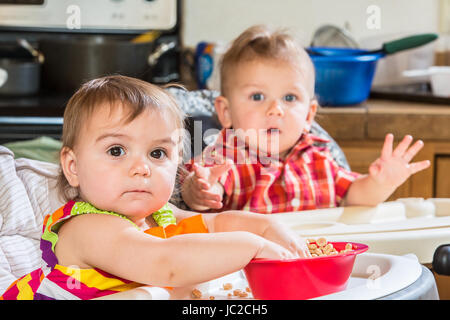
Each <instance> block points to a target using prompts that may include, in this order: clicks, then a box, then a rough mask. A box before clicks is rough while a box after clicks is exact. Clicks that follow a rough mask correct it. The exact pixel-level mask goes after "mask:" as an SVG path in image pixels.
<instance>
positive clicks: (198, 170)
mask: <svg viewBox="0 0 450 320" xmlns="http://www.w3.org/2000/svg"><path fill="white" fill-rule="evenodd" d="M192 168H193V170H194V173H195V175H196V176H197V177H198V178H203V179H206V176H207V169H206V168H203V167H202V166H200V165H198V164H197V163H194V164H193V165H192Z"/></svg>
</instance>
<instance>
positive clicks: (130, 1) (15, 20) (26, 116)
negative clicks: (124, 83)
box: [0, 0, 181, 144]
mask: <svg viewBox="0 0 450 320" xmlns="http://www.w3.org/2000/svg"><path fill="white" fill-rule="evenodd" d="M180 5H181V0H151V1H150V0H96V1H92V0H78V1H72V0H0V45H1V44H2V43H7V42H8V43H10V42H15V41H16V40H17V39H19V38H23V39H26V40H28V42H29V43H30V44H31V45H33V46H34V47H37V48H39V42H40V41H41V40H42V39H45V38H52V37H80V36H84V37H86V36H97V35H103V36H111V37H122V38H124V39H131V38H134V37H136V36H137V35H140V34H142V33H145V32H148V31H156V32H158V33H159V34H160V36H159V38H157V40H156V41H155V43H156V44H155V46H156V45H159V44H162V43H175V44H176V46H177V47H179V42H180V41H179V28H180V12H181V8H180ZM44 63H45V62H44ZM179 68H180V67H179V51H178V50H173V51H172V52H167V53H164V54H163V55H162V56H161V58H160V60H159V61H158V63H157V64H156V65H155V66H154V69H152V73H151V76H149V77H148V78H145V79H144V80H146V81H149V82H152V83H156V84H165V83H169V82H173V81H178V80H179V79H180V71H179ZM61 81H64V79H62V80H61ZM72 93H73V92H58V90H54V89H53V90H52V89H51V88H48V87H46V85H45V83H42V81H41V85H40V89H39V91H38V92H37V93H34V94H31V95H15V96H14V95H0V144H4V143H6V142H13V141H19V140H30V139H34V138H37V137H40V136H48V137H52V138H55V139H60V137H61V133H62V123H63V114H64V109H65V106H66V104H67V102H68V100H69V98H70V96H71V95H72Z"/></svg>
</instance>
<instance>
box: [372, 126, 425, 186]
mask: <svg viewBox="0 0 450 320" xmlns="http://www.w3.org/2000/svg"><path fill="white" fill-rule="evenodd" d="M412 140H413V138H412V137H411V136H410V135H407V136H405V137H404V138H403V140H402V141H401V142H400V143H399V144H398V146H397V147H396V148H395V149H394V151H392V148H393V141H394V136H393V135H392V134H391V133H389V134H387V135H386V138H385V140H384V145H383V148H382V150H381V156H380V158H378V159H377V160H375V161H374V162H373V163H372V164H371V165H370V167H369V176H370V177H371V178H372V179H373V180H374V181H375V182H376V183H377V184H379V185H383V186H386V187H389V188H397V187H398V186H400V185H401V184H402V183H403V182H405V181H406V180H407V179H408V178H409V177H410V176H411V175H413V174H415V173H416V172H419V171H421V170H424V169H426V168H428V167H429V166H430V161H428V160H424V161H420V162H413V163H410V161H411V160H412V159H413V158H414V156H415V155H416V154H417V153H418V152H419V150H420V149H422V147H423V142H422V141H421V140H418V141H416V142H415V143H414V144H413V145H412V146H411V147H409V145H410V144H411V142H412Z"/></svg>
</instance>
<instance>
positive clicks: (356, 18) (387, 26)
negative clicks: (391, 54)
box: [182, 0, 447, 47]
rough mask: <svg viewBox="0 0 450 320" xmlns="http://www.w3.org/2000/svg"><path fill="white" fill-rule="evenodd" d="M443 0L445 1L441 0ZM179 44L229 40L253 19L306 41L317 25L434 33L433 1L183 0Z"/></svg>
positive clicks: (361, 31) (364, 32)
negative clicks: (373, 11)
mask: <svg viewBox="0 0 450 320" xmlns="http://www.w3.org/2000/svg"><path fill="white" fill-rule="evenodd" d="M445 1H447V0H445ZM370 5H376V6H378V7H379V8H380V28H379V29H369V28H368V27H367V20H368V18H369V14H368V13H366V10H367V8H368V7H369V6H370ZM183 13H184V15H183V19H184V21H183V30H182V37H183V42H184V45H185V46H187V47H195V46H196V45H197V43H198V42H200V41H210V42H216V41H223V42H229V41H231V40H232V39H233V38H235V37H236V36H237V35H238V34H239V33H241V32H242V31H243V30H244V29H246V28H247V27H249V26H251V25H254V24H261V23H266V24H271V25H274V26H279V27H286V28H289V29H290V30H291V32H292V33H294V34H295V35H297V36H298V37H299V38H300V39H301V40H302V41H303V43H304V45H308V44H309V42H310V40H311V37H312V35H313V33H314V31H315V30H316V29H317V28H318V27H319V26H320V25H322V24H330V23H331V24H335V25H338V26H341V27H344V25H345V24H347V25H348V26H349V30H350V31H351V33H352V35H353V36H354V38H355V39H356V40H362V39H365V38H368V37H376V38H377V37H379V36H381V35H389V34H411V33H414V32H418V33H421V32H436V31H438V25H439V21H438V20H439V19H438V17H439V0H340V1H338V0H314V1H313V0H184V1H183Z"/></svg>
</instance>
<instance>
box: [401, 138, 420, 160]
mask: <svg viewBox="0 0 450 320" xmlns="http://www.w3.org/2000/svg"><path fill="white" fill-rule="evenodd" d="M423 145H424V144H423V141H422V140H417V141H416V143H414V144H413V145H412V147H411V148H409V149H408V150H407V151H406V152H405V154H404V155H403V159H404V160H405V161H406V162H410V161H411V160H412V159H413V158H414V157H415V155H416V154H417V152H419V151H420V149H422V147H423Z"/></svg>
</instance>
